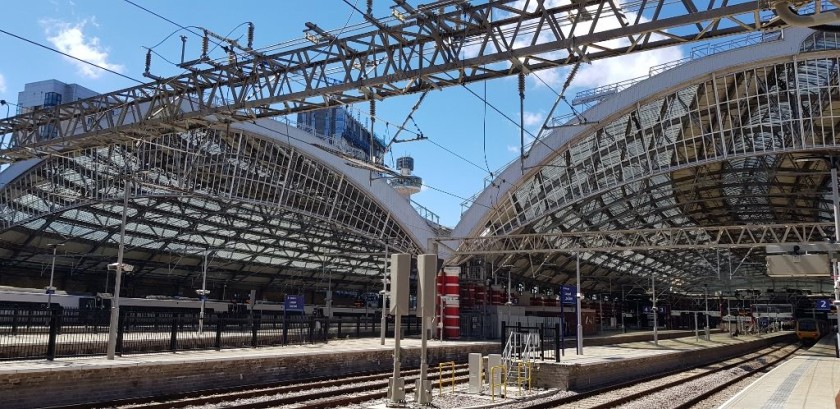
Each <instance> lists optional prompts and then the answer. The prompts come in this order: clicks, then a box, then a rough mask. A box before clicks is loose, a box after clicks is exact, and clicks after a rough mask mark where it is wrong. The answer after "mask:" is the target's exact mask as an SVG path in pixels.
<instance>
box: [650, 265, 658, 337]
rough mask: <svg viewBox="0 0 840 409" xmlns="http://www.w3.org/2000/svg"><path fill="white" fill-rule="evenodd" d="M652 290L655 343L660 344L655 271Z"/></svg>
mask: <svg viewBox="0 0 840 409" xmlns="http://www.w3.org/2000/svg"><path fill="white" fill-rule="evenodd" d="M650 292H651V294H652V295H653V307H652V308H651V310H652V311H653V344H654V345H656V346H659V323H658V322H657V318H658V317H659V311H658V310H657V309H656V278H655V277H654V274H653V272H651V273H650Z"/></svg>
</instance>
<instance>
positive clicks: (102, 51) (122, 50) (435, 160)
mask: <svg viewBox="0 0 840 409" xmlns="http://www.w3.org/2000/svg"><path fill="white" fill-rule="evenodd" d="M133 1H134V2H135V3H137V4H139V5H141V6H143V7H145V8H147V9H149V10H151V11H153V12H155V13H158V14H160V15H161V16H163V17H165V18H167V19H170V20H172V21H174V22H176V23H178V24H180V25H183V26H200V27H205V28H207V29H210V30H212V31H214V32H216V33H219V34H222V35H229V36H230V37H231V38H240V42H242V43H244V42H245V40H244V38H245V27H244V26H242V23H245V22H248V21H250V22H253V23H254V25H255V41H254V46H255V48H259V47H264V46H269V45H272V44H276V43H280V42H284V41H288V40H293V39H298V38H302V37H303V32H304V31H303V30H304V28H305V25H304V24H305V23H306V22H308V21H310V22H313V23H316V24H317V25H318V26H320V27H321V28H324V29H328V30H330V29H339V28H341V27H343V26H345V24H347V23H348V22H349V24H350V25H353V24H356V23H361V22H362V21H363V19H362V17H361V16H360V15H359V14H358V13H355V12H352V9H351V8H350V7H349V6H348V5H347V4H345V3H344V2H343V1H341V0H309V1H291V0H285V1H241V2H230V1H227V2H221V1H215V0H205V1H198V0H184V1H142V0H133ZM349 1H350V2H351V3H354V4H356V5H357V7H358V8H359V9H364V8H365V6H366V2H365V1H364V0H349ZM423 2H425V3H427V2H428V1H423ZM410 3H412V4H416V3H420V2H418V1H411V2H410ZM556 3H561V1H557V2H556ZM391 4H392V2H391V1H385V0H374V6H375V7H374V15H375V16H378V17H384V16H387V15H389V13H390V9H389V8H388V6H390V5H391ZM3 8H4V18H3V19H2V23H0V28H2V29H3V30H5V31H8V32H11V33H13V34H16V35H18V36H21V37H25V38H27V39H30V40H32V41H36V42H39V43H42V44H45V45H49V46H51V47H53V48H58V49H61V50H62V51H65V52H67V53H69V54H71V55H74V56H77V57H79V58H82V59H85V60H89V61H91V62H95V63H97V64H99V65H101V66H105V67H108V68H110V69H113V70H114V71H118V72H120V73H122V74H125V75H127V76H130V77H133V78H138V79H143V77H142V72H143V70H144V59H145V54H146V51H145V48H144V47H152V46H155V45H157V44H158V43H160V44H159V45H157V46H156V47H155V48H154V49H155V51H156V52H158V53H160V54H161V55H163V56H164V57H166V58H168V59H169V60H171V61H178V60H179V59H180V52H181V51H180V50H181V40H180V39H179V35H181V34H184V35H187V36H188V40H187V51H186V54H187V58H188V59H189V58H190V57H193V58H194V57H196V56H197V55H198V54H199V52H200V39H199V38H198V37H196V36H195V35H193V34H191V33H189V32H185V31H183V30H181V31H178V32H177V33H174V35H172V36H171V37H169V38H168V39H167V36H170V34H173V32H175V31H176V30H178V27H177V26H175V25H173V24H172V23H169V22H167V21H165V20H163V19H161V18H159V17H156V16H154V15H152V14H150V13H148V12H146V11H144V10H141V9H140V8H138V7H136V6H135V5H132V4H131V3H129V2H126V1H124V0H75V1H70V0H32V1H17V2H6V3H5V4H4V7H3ZM195 31H196V32H198V30H195ZM0 50H3V56H4V58H3V59H0V99H4V100H7V101H9V102H13V103H16V102H17V93H18V92H19V91H21V90H22V89H23V86H24V84H25V83H28V82H34V81H40V80H44V79H51V78H54V79H58V80H60V81H63V82H66V83H78V84H80V85H82V86H85V87H87V88H90V89H92V90H94V91H98V92H110V91H114V90H117V89H121V88H127V87H130V86H133V85H135V84H136V83H135V82H133V81H131V80H129V79H126V78H122V77H120V76H117V75H114V74H111V73H108V72H103V71H102V70H98V69H95V68H92V67H89V66H85V65H83V64H79V63H77V62H75V61H72V60H70V59H67V58H66V57H63V56H61V55H59V54H56V53H54V52H51V51H48V50H45V49H43V48H40V47H37V46H35V45H32V44H29V43H26V42H24V41H21V40H19V39H16V38H13V37H10V36H8V35H5V34H2V33H0ZM682 56H683V52H682V51H681V50H680V49H664V50H655V51H652V52H647V53H643V54H634V55H630V56H624V57H620V58H618V59H612V60H608V61H607V60H605V61H596V62H595V63H593V64H592V65H587V66H584V67H583V68H582V70H581V71H580V73H579V74H578V75H577V77H576V81H575V82H574V84H573V87H572V88H571V89H570V90H569V92H567V94H566V95H567V97H568V99H569V100H571V99H572V98H573V97H574V93H575V92H576V91H579V90H582V89H588V88H593V87H596V86H598V85H603V84H609V83H613V82H618V81H621V80H624V79H628V78H634V77H638V76H641V75H644V74H646V73H647V71H648V68H649V67H650V66H652V65H656V64H659V63H663V62H667V61H672V60H675V59H678V58H680V57H682ZM151 71H152V73H154V74H156V75H161V76H170V75H176V74H178V73H180V72H181V71H180V70H179V69H177V68H176V67H175V66H174V65H172V64H169V63H167V62H166V61H164V60H163V59H161V58H160V57H157V56H156V57H154V59H153V62H152V67H151ZM566 72H567V69H565V68H560V69H556V70H552V71H543V72H538V73H535V74H532V75H530V76H529V77H528V80H527V88H526V100H525V111H526V123H527V125H528V128H529V129H530V130H531V131H532V132H534V133H536V130H537V128H538V127H539V126H540V125H541V124H542V122H543V119H544V118H545V115H546V114H547V113H548V110H549V109H550V108H551V105H552V103H553V102H554V99H555V94H554V93H553V92H552V91H551V90H549V89H548V87H546V86H545V85H543V84H542V82H541V81H539V80H538V79H537V78H536V77H535V76H539V77H540V78H541V79H542V80H543V81H545V82H548V83H549V84H551V85H552V86H553V87H554V89H556V90H559V89H560V87H561V85H562V83H563V81H565V75H566ZM485 86H486V95H487V99H488V101H489V103H490V104H492V105H493V106H495V107H496V108H497V109H499V110H501V111H502V112H504V113H505V114H506V115H508V116H509V117H511V118H514V119H517V120H518V118H519V97H518V91H517V89H516V88H517V82H516V79H515V78H506V79H499V80H494V81H489V82H487V83H486V84H483V83H476V84H472V85H469V88H470V89H472V90H473V91H474V92H475V93H477V94H479V95H484V93H485ZM416 100H417V96H406V97H399V98H392V99H388V100H385V101H382V102H379V103H378V104H377V117H378V118H380V119H377V129H376V132H377V134H378V135H380V136H384V137H386V138H387V139H390V138H389V137H390V136H393V134H394V133H395V132H396V128H395V126H389V127H385V126H383V125H382V124H381V120H383V119H384V120H386V121H388V122H391V123H394V124H401V123H402V121H403V120H404V119H405V117H406V115H407V114H408V112H409V111H410V109H411V107H412V106H413V105H414V103H415V102H416ZM355 108H356V109H358V110H359V111H360V112H361V113H362V114H363V115H362V120H363V121H365V120H366V118H365V116H364V114H365V113H367V111H368V104H367V103H365V104H359V105H358V106H357V107H355ZM568 112H569V110H568V108H567V107H566V106H561V107H560V111H559V112H557V113H556V114H559V115H562V114H565V113H568ZM11 114H14V107H12V111H11ZM0 115H5V112H3V110H2V107H0ZM414 118H415V121H416V123H417V126H418V127H419V129H420V130H421V131H422V132H423V134H424V135H425V136H426V137H428V138H430V139H431V140H432V141H434V142H435V143H437V144H439V145H442V146H444V147H446V148H447V149H449V150H451V151H454V152H456V153H457V154H458V155H460V156H462V157H463V158H465V159H466V160H463V159H460V158H458V157H456V156H454V155H452V154H451V153H448V152H447V151H445V150H443V149H441V148H440V147H438V146H435V145H434V144H433V143H431V142H430V141H419V142H411V143H401V144H395V145H394V146H393V150H392V153H390V154H388V156H387V157H386V163H387V164H392V163H393V162H392V161H393V160H395V159H396V158H397V157H399V156H403V155H411V156H413V157H414V158H415V174H416V175H418V176H421V177H422V178H423V179H424V183H425V184H426V185H428V186H429V187H430V188H425V189H424V190H423V191H422V192H420V193H418V194H417V195H415V196H414V200H415V201H417V202H419V203H420V204H422V205H424V206H426V207H427V208H429V209H431V210H432V211H434V212H435V213H437V214H438V215H440V217H441V222H442V223H443V224H444V225H447V226H455V224H457V222H458V220H459V219H460V213H461V206H460V204H461V202H462V201H463V200H462V199H461V198H467V197H470V196H472V195H473V194H475V193H477V192H478V191H480V190H481V189H482V188H483V186H484V185H483V183H484V182H483V179H484V177H486V176H487V175H488V171H487V169H488V168H489V169H490V170H491V171H493V172H496V171H497V170H499V168H500V167H501V166H503V165H504V164H506V163H507V162H509V161H511V160H513V159H515V158H516V157H517V155H518V152H519V128H518V125H515V124H513V123H511V122H510V121H508V120H507V119H505V118H503V117H502V116H501V115H500V114H498V113H497V112H496V111H495V110H494V109H493V108H491V107H489V106H488V107H486V115H485V105H484V103H483V102H481V101H480V100H479V99H478V98H476V97H475V96H474V95H472V94H470V93H469V92H468V91H467V90H465V89H463V88H460V87H452V88H447V89H444V90H442V91H434V92H432V93H430V94H429V95H428V96H427V97H426V100H425V101H424V103H423V104H422V105H421V107H420V109H419V110H418V112H417V113H415V115H414ZM408 129H410V130H412V131H414V130H415V128H414V125H413V124H411V122H409V125H408ZM485 130H486V131H485ZM409 136H410V135H409V134H403V135H401V139H402V138H404V137H409ZM485 145H486V150H485V149H484V146H485ZM485 156H486V161H485ZM467 161H469V162H467ZM470 162H471V163H470ZM444 192H446V193H444Z"/></svg>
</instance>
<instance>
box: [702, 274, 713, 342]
mask: <svg viewBox="0 0 840 409" xmlns="http://www.w3.org/2000/svg"><path fill="white" fill-rule="evenodd" d="M703 299H704V300H705V301H706V312H705V313H704V314H705V315H706V327H705V328H703V330H704V331H705V334H706V341H711V340H712V338H711V337H712V336H711V334H710V333H709V285H708V284H703Z"/></svg>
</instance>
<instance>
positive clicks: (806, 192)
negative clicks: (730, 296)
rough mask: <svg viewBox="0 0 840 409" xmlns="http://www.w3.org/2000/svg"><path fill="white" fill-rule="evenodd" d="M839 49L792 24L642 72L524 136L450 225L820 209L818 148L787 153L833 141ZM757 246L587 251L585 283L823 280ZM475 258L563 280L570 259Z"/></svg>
mask: <svg viewBox="0 0 840 409" xmlns="http://www.w3.org/2000/svg"><path fill="white" fill-rule="evenodd" d="M837 48H838V39H837V37H835V35H834V34H821V33H814V32H813V31H810V30H804V29H790V30H786V31H785V32H784V35H783V38H782V39H781V40H780V41H773V42H766V43H762V44H758V45H755V46H750V47H745V48H740V49H735V50H732V51H728V52H724V53H720V54H716V55H712V56H708V57H705V58H702V59H699V60H695V61H693V62H690V63H688V64H684V65H682V66H678V67H676V68H672V69H670V70H668V71H665V72H663V73H661V74H659V75H656V76H654V77H651V78H650V79H647V80H644V81H641V82H639V83H637V84H635V85H633V86H631V87H630V88H628V89H626V90H624V91H622V92H620V93H618V94H616V95H614V96H612V97H610V98H609V99H606V100H604V101H603V102H601V103H600V104H598V105H596V106H594V107H593V108H592V109H590V110H588V111H586V112H584V113H583V114H582V117H581V118H578V119H577V120H576V122H574V123H570V124H568V125H569V126H563V127H560V128H559V129H557V130H555V131H554V132H553V133H551V134H549V135H548V136H547V137H545V138H544V139H542V140H540V141H537V142H536V143H534V144H533V146H532V148H531V150H530V152H529V155H528V157H527V158H526V159H525V160H524V161H522V162H521V163H520V162H518V161H517V162H514V163H512V164H511V165H510V166H508V167H507V168H506V169H505V170H504V171H503V172H502V173H500V175H499V176H498V177H497V178H496V179H495V180H494V182H493V183H492V184H491V185H490V186H488V187H487V188H486V189H485V190H484V191H483V192H482V193H481V194H480V195H479V196H478V198H477V200H476V202H475V203H474V204H473V205H472V206H471V207H470V209H469V210H468V211H467V212H466V213H465V215H464V217H463V218H462V220H461V222H460V223H459V224H458V226H457V227H456V228H455V230H454V231H453V236H454V237H479V236H492V235H497V236H504V235H509V234H520V233H533V234H547V233H553V232H569V231H617V230H634V229H661V228H674V227H692V226H733V225H753V224H781V223H793V224H795V223H800V222H815V221H823V222H830V221H832V220H833V216H832V210H831V196H830V185H829V181H830V178H829V174H828V171H827V170H826V168H827V166H826V163H825V161H818V162H801V161H797V159H801V158H805V157H812V156H828V155H836V154H838V153H840V152H838V150H839V149H840V146H838V143H837V129H838V124H837V121H838V119H840V118H838V117H837V112H838V109H840V101H838V98H840V96H839V95H838V94H840V93H839V92H838V91H839V90H838V65H840V64H838V62H840V61H839V60H838V57H837V52H836V49H837ZM462 250H463V249H462ZM467 250H469V249H467ZM497 250H504V249H497ZM465 253H466V252H465ZM502 253H503V251H502ZM763 256H764V250H763V249H752V250H749V251H747V250H744V251H740V250H733V251H723V252H721V251H708V250H697V251H685V250H682V251H650V252H644V251H622V252H615V251H614V252H587V253H583V254H582V255H581V259H582V261H583V263H582V276H583V277H584V278H585V279H584V280H583V287H584V288H587V289H589V290H595V291H609V290H610V289H612V290H614V291H617V289H618V288H620V286H621V285H632V284H635V283H638V282H640V281H641V280H646V281H647V282H649V280H650V274H651V273H655V274H656V276H657V277H658V279H660V280H663V281H666V282H667V283H668V284H669V285H671V286H673V287H674V288H675V289H678V290H682V291H689V292H690V291H696V290H697V289H698V287H701V286H702V285H703V284H708V285H710V286H713V287H715V288H716V289H720V290H723V291H725V290H727V289H732V288H738V287H743V286H747V287H752V288H761V289H765V288H773V287H777V286H778V287H785V286H798V287H799V288H803V287H804V288H810V289H814V290H817V291H828V290H830V289H831V284H830V280H828V277H826V278H825V279H817V280H805V281H803V282H800V281H799V280H795V281H790V280H787V281H779V280H776V281H774V280H771V279H769V278H768V277H767V276H766V275H765V270H766V268H765V265H764V258H763ZM487 259H489V260H487ZM477 261H478V260H476V258H472V259H471V260H470V258H469V257H465V256H460V257H458V258H456V260H455V262H457V263H471V262H477ZM481 262H484V263H489V264H490V265H493V266H495V267H493V268H494V269H496V270H497V269H498V268H499V266H501V265H508V266H510V267H508V268H511V269H512V270H513V274H514V275H516V276H518V277H519V279H520V280H521V281H522V282H526V283H534V284H536V285H540V286H541V287H542V288H545V287H547V286H548V287H550V288H554V287H556V286H557V285H558V284H565V283H568V284H574V280H575V277H574V276H575V263H574V258H573V257H572V256H571V255H570V254H564V253H562V252H556V253H547V254H524V255H499V256H492V257H485V259H484V260H481Z"/></svg>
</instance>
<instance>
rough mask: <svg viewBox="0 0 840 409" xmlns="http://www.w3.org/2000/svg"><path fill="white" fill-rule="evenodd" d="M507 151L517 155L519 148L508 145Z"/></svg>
mask: <svg viewBox="0 0 840 409" xmlns="http://www.w3.org/2000/svg"><path fill="white" fill-rule="evenodd" d="M507 150H508V152H511V153H519V147H518V146H513V145H508V146H507Z"/></svg>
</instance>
